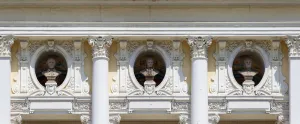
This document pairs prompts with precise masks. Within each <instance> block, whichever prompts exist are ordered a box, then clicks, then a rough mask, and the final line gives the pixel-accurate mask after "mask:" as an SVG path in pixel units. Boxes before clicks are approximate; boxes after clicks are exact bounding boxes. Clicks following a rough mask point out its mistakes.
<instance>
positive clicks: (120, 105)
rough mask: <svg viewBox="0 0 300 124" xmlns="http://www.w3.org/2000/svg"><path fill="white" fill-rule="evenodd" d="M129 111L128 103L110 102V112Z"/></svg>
mask: <svg viewBox="0 0 300 124" xmlns="http://www.w3.org/2000/svg"><path fill="white" fill-rule="evenodd" d="M126 109H128V102H110V103H109V110H111V111H112V110H113V111H116V110H126Z"/></svg>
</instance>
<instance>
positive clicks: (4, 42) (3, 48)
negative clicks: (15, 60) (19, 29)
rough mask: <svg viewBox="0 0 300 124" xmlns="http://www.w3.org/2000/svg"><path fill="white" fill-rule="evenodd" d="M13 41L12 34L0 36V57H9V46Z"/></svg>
mask: <svg viewBox="0 0 300 124" xmlns="http://www.w3.org/2000/svg"><path fill="white" fill-rule="evenodd" d="M13 43H14V38H13V36H12V35H7V36H0V57H11V51H10V47H11V46H12V44H13Z"/></svg>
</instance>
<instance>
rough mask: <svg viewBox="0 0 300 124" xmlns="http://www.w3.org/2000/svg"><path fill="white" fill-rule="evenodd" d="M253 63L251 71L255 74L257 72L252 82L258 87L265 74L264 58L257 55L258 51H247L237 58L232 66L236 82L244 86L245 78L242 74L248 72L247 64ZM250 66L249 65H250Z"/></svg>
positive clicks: (239, 54)
mask: <svg viewBox="0 0 300 124" xmlns="http://www.w3.org/2000/svg"><path fill="white" fill-rule="evenodd" d="M249 60H250V61H251V63H250V65H249V66H250V67H249V68H250V70H251V71H253V72H256V74H255V75H254V76H253V79H252V81H253V82H254V83H255V85H254V86H256V85H258V84H259V83H260V81H261V80H262V78H263V76H264V73H265V67H264V62H263V59H262V56H261V55H260V54H259V53H257V52H256V51H252V50H245V51H242V52H240V53H238V54H237V56H236V57H235V59H234V61H233V64H232V71H233V76H234V78H235V80H236V81H237V82H238V83H239V84H240V85H241V86H242V84H243V82H244V81H245V77H244V76H243V75H242V74H241V72H242V71H245V70H247V69H246V67H245V66H246V65H245V62H246V61H249ZM248 64H249V63H248Z"/></svg>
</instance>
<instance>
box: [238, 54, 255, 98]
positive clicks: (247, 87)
mask: <svg viewBox="0 0 300 124" xmlns="http://www.w3.org/2000/svg"><path fill="white" fill-rule="evenodd" d="M251 68H252V60H251V59H250V58H245V59H244V71H240V73H241V74H242V75H243V76H244V78H245V81H244V82H243V90H244V91H243V95H255V93H254V85H255V83H254V81H252V79H253V77H254V76H255V75H256V74H257V72H255V71H252V69H251Z"/></svg>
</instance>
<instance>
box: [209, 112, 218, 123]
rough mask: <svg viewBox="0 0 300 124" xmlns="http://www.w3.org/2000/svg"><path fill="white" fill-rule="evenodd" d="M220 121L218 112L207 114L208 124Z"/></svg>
mask: <svg viewBox="0 0 300 124" xmlns="http://www.w3.org/2000/svg"><path fill="white" fill-rule="evenodd" d="M219 121H220V116H219V115H218V114H209V115H208V122H209V124H217V123H219Z"/></svg>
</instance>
